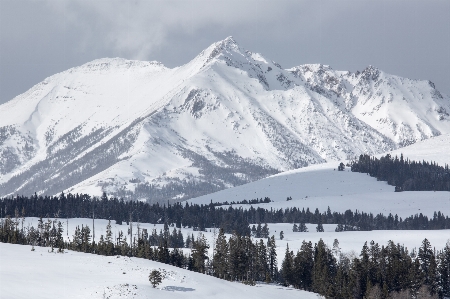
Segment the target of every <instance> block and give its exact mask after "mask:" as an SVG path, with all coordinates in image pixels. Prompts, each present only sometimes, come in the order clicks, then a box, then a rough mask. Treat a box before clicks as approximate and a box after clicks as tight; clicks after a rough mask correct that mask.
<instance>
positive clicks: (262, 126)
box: [0, 37, 450, 200]
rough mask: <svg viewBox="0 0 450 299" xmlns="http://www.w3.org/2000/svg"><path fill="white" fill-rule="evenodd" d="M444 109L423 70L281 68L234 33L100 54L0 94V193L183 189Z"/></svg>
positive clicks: (153, 193)
mask: <svg viewBox="0 0 450 299" xmlns="http://www.w3.org/2000/svg"><path fill="white" fill-rule="evenodd" d="M449 112H450V98H449V97H448V96H444V95H441V94H440V93H439V91H437V90H436V89H435V87H434V85H433V84H432V83H431V82H429V81H417V80H410V79H405V78H400V77H397V76H393V75H389V74H386V73H384V72H382V71H381V70H378V69H376V68H374V67H368V68H366V69H365V70H363V71H362V72H356V73H350V72H342V71H335V70H332V69H331V68H330V67H329V66H324V65H301V66H298V67H294V68H290V69H283V68H282V67H281V66H280V65H279V64H277V63H276V62H273V61H271V60H269V59H267V58H265V57H263V56H262V55H261V54H257V53H252V52H249V51H247V50H245V49H243V48H242V47H240V46H239V45H238V44H237V43H236V42H235V41H234V40H233V38H231V37H228V38H226V39H225V40H223V41H220V42H217V43H214V44H213V45H211V46H210V47H208V48H207V49H205V50H204V51H202V52H201V53H200V54H199V55H198V56H197V57H195V58H194V59H193V60H192V61H190V62H189V63H187V64H185V65H183V66H181V67H177V68H173V69H170V68H167V67H165V66H164V65H163V64H161V63H159V62H154V61H153V62H141V61H129V60H124V59H119V58H114V59H99V60H95V61H92V62H90V63H87V64H85V65H82V66H80V67H76V68H72V69H69V70H67V71H65V72H62V73H59V74H56V75H54V76H51V77H49V78H47V79H45V80H44V81H43V82H41V83H39V84H37V85H36V86H34V87H33V88H31V89H30V90H28V91H27V92H26V93H24V94H22V95H20V96H18V97H16V98H14V99H13V100H11V101H9V102H7V103H5V104H3V105H1V106H0V176H1V177H0V184H1V185H0V195H7V194H13V193H14V194H15V193H19V194H26V195H29V194H33V193H34V192H35V191H36V192H38V193H43V194H57V193H59V192H61V191H62V190H64V191H70V192H86V193H90V194H93V195H99V194H101V192H102V191H106V192H108V193H112V194H115V195H118V196H124V197H125V196H127V197H131V198H136V199H148V198H150V199H152V200H162V199H165V200H166V199H174V200H176V199H177V200H180V199H186V198H191V197H195V196H199V195H203V194H207V193H210V192H214V191H217V190H221V189H224V188H228V187H232V186H237V185H241V184H244V183H247V182H250V181H254V180H258V179H261V178H264V177H266V176H269V175H272V174H275V173H278V172H281V171H286V170H290V169H295V168H300V167H304V166H307V165H311V164H317V163H323V162H326V161H335V160H341V159H345V158H347V157H353V156H355V155H359V154H360V153H368V154H377V153H382V152H386V151H391V150H395V149H397V148H399V147H402V146H404V145H408V144H411V143H414V142H416V141H419V140H424V139H427V138H429V137H432V136H437V135H440V134H444V133H450V117H449Z"/></svg>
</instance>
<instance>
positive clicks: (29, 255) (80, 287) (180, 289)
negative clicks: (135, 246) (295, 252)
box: [0, 243, 321, 299]
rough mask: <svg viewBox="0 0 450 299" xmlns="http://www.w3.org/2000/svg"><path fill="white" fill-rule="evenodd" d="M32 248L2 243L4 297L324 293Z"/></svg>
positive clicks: (311, 297) (312, 297) (307, 296)
mask: <svg viewBox="0 0 450 299" xmlns="http://www.w3.org/2000/svg"><path fill="white" fill-rule="evenodd" d="M30 249H31V246H21V245H12V244H5V243H0V252H1V253H2V266H1V267H0V286H1V288H0V289H1V290H0V295H1V297H2V298H18V299H19V298H31V297H32V298H36V299H38V298H98V299H103V298H110V299H116V298H127V299H131V298H136V299H137V298H174V297H176V298H196V299H199V298H200V299H201V298H212V297H214V298H261V299H265V298H274V297H276V296H282V297H283V298H304V299H316V298H321V297H320V296H318V295H317V294H314V293H310V292H306V291H300V290H296V289H293V288H283V287H281V286H279V285H267V284H258V285H256V286H246V285H244V284H242V283H233V282H229V281H226V280H221V279H218V278H214V277H212V276H208V275H204V274H200V273H196V272H192V271H188V270H185V269H180V268H176V267H174V266H169V265H166V264H162V263H157V262H153V261H150V260H146V259H139V258H129V257H123V256H117V257H116V256H110V257H106V256H99V255H94V254H86V253H78V252H72V251H69V252H68V253H65V254H56V253H49V252H48V248H45V247H36V251H34V252H33V251H31V250H30ZM24 269H26V271H24ZM154 269H157V270H158V269H160V271H161V272H162V274H163V277H164V279H163V281H162V283H161V284H160V285H159V286H158V287H157V288H155V289H154V288H152V286H151V284H150V282H149V281H148V275H149V273H150V271H152V270H154Z"/></svg>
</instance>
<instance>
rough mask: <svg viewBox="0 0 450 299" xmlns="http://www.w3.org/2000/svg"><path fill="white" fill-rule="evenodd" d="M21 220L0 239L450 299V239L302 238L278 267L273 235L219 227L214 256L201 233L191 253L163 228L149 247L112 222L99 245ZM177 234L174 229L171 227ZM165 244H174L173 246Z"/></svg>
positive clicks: (359, 294)
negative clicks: (358, 246)
mask: <svg viewBox="0 0 450 299" xmlns="http://www.w3.org/2000/svg"><path fill="white" fill-rule="evenodd" d="M21 222H22V225H20V223H21ZM23 223H24V218H22V220H21V219H20V218H15V219H14V218H13V219H12V218H10V217H7V218H5V219H1V220H0V242H4V243H12V244H22V245H32V249H31V250H32V251H34V250H35V248H34V246H44V247H49V248H50V249H49V252H55V251H56V252H59V253H64V252H65V250H67V249H69V250H74V251H79V252H85V253H91V254H98V255H105V256H112V255H122V256H130V257H138V258H144V259H150V260H154V261H158V262H161V263H165V264H170V265H173V266H176V267H180V268H183V269H188V270H191V271H196V272H200V273H204V274H207V275H211V276H215V277H217V278H220V279H226V280H229V281H240V282H243V283H245V284H249V285H255V284H256V283H257V282H260V283H261V282H266V283H269V282H272V283H279V284H283V285H285V286H293V287H295V288H298V289H303V290H307V291H312V292H316V293H319V294H321V295H323V296H325V297H326V298H334V299H344V298H345V299H348V298H354V299H363V298H365V299H375V298H376V299H379V298H382V299H388V298H389V299H400V298H428V299H435V298H436V299H437V298H448V297H449V296H450V242H449V243H447V244H446V246H445V247H444V249H443V250H441V251H436V250H433V249H432V247H431V244H430V242H429V241H428V240H427V239H424V240H423V242H422V245H421V247H420V248H419V250H418V252H416V251H415V250H413V251H411V252H409V251H408V249H407V248H406V247H404V246H401V245H400V244H395V243H394V242H393V241H389V242H388V244H387V245H386V246H384V245H382V246H380V245H378V244H377V243H375V242H373V241H372V242H370V245H368V244H367V242H366V243H365V244H364V246H363V248H362V250H361V253H360V254H359V256H356V255H354V254H345V253H342V252H341V250H340V248H339V241H338V240H337V239H336V240H335V241H334V243H333V247H332V248H329V247H328V246H327V245H326V244H325V243H324V242H323V241H322V239H320V241H319V242H318V243H316V244H314V245H313V244H312V243H311V242H306V241H303V243H302V245H301V247H300V249H299V250H298V251H297V252H295V253H294V251H291V250H290V249H289V245H288V246H287V248H286V251H285V256H284V259H283V262H282V266H281V269H280V270H278V263H277V252H276V244H275V238H274V236H272V237H271V238H268V239H267V242H265V241H263V239H256V240H254V239H252V238H251V237H250V236H249V235H247V236H241V235H239V234H238V233H236V232H235V233H233V234H232V235H231V236H230V237H229V238H228V240H227V237H226V236H225V233H224V230H223V229H220V231H219V234H218V237H217V239H216V240H215V248H214V255H213V256H212V257H211V256H209V255H208V249H209V247H210V246H209V244H208V242H207V240H206V238H205V236H204V235H203V234H199V235H198V237H197V239H193V240H191V241H192V243H191V244H190V248H191V251H190V253H188V254H185V253H184V252H183V251H182V250H181V249H180V248H177V244H178V242H174V243H173V244H170V243H169V240H170V233H169V228H168V226H167V225H166V226H165V227H164V233H163V234H162V238H161V239H160V240H159V244H158V245H157V246H152V245H151V238H150V237H149V235H148V234H147V231H146V230H143V229H142V230H138V231H137V234H135V235H133V234H131V239H130V240H129V241H127V238H126V236H123V235H121V234H120V233H119V237H117V238H115V239H114V238H113V237H112V236H113V234H112V231H111V222H110V221H109V223H108V225H107V227H106V230H105V232H106V234H105V236H103V235H101V236H100V239H99V241H98V242H95V241H94V240H93V238H92V234H91V230H90V228H89V226H82V227H81V229H80V227H77V228H76V230H75V232H73V235H72V239H71V240H64V237H63V235H64V225H63V224H62V223H61V221H60V220H57V219H55V220H47V221H44V220H42V219H40V220H39V221H38V226H37V228H34V227H32V226H31V227H30V226H28V227H23ZM175 233H176V230H175ZM170 246H173V247H172V248H170Z"/></svg>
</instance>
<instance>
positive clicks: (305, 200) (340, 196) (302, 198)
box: [189, 154, 450, 218]
mask: <svg viewBox="0 0 450 299" xmlns="http://www.w3.org/2000/svg"><path fill="white" fill-rule="evenodd" d="M447 156H448V154H447ZM337 166H338V163H326V164H321V165H315V166H310V167H305V168H302V169H297V170H292V171H289V172H284V173H281V174H277V175H274V176H271V177H268V178H265V179H263V180H259V181H256V182H253V183H249V184H246V185H243V186H238V187H235V188H230V189H226V190H222V191H219V192H216V193H212V194H208V195H204V196H201V197H198V198H193V199H190V200H189V202H192V203H197V204H209V203H210V202H211V201H212V202H226V201H227V202H232V201H235V202H237V201H242V200H244V199H246V200H251V199H256V198H264V197H269V198H270V199H271V200H272V202H270V203H263V204H258V205H257V206H258V207H262V208H266V209H270V208H275V209H280V208H283V209H284V208H289V207H297V208H300V209H302V208H305V209H306V208H309V209H310V210H311V211H314V210H315V209H316V208H318V209H319V211H320V212H324V211H326V210H327V208H328V207H330V209H331V211H333V212H341V213H343V212H345V211H346V210H348V209H351V210H352V211H355V210H358V211H363V212H366V213H373V214H375V215H376V214H378V213H382V214H384V215H389V213H391V214H392V215H395V214H397V215H398V216H399V217H403V218H404V217H409V216H411V215H415V214H419V213H422V214H423V215H426V216H428V217H432V216H433V213H434V212H435V211H436V212H437V211H441V212H442V213H444V215H450V194H449V192H446V191H437V192H432V191H406V192H394V187H393V186H389V185H388V184H387V183H386V182H382V181H377V179H376V178H373V177H370V176H368V175H366V174H362V173H356V172H351V171H349V170H348V169H347V170H345V171H337V170H336V168H337ZM288 197H292V200H290V201H287V200H286V199H287V198H288ZM233 206H236V205H233ZM238 206H242V207H243V208H244V209H245V208H249V207H250V206H251V205H245V204H243V205H238Z"/></svg>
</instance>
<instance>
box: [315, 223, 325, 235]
mask: <svg viewBox="0 0 450 299" xmlns="http://www.w3.org/2000/svg"><path fill="white" fill-rule="evenodd" d="M316 231H317V232H318V233H323V232H324V229H323V225H322V223H321V222H320V221H319V223H318V224H317V227H316Z"/></svg>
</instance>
